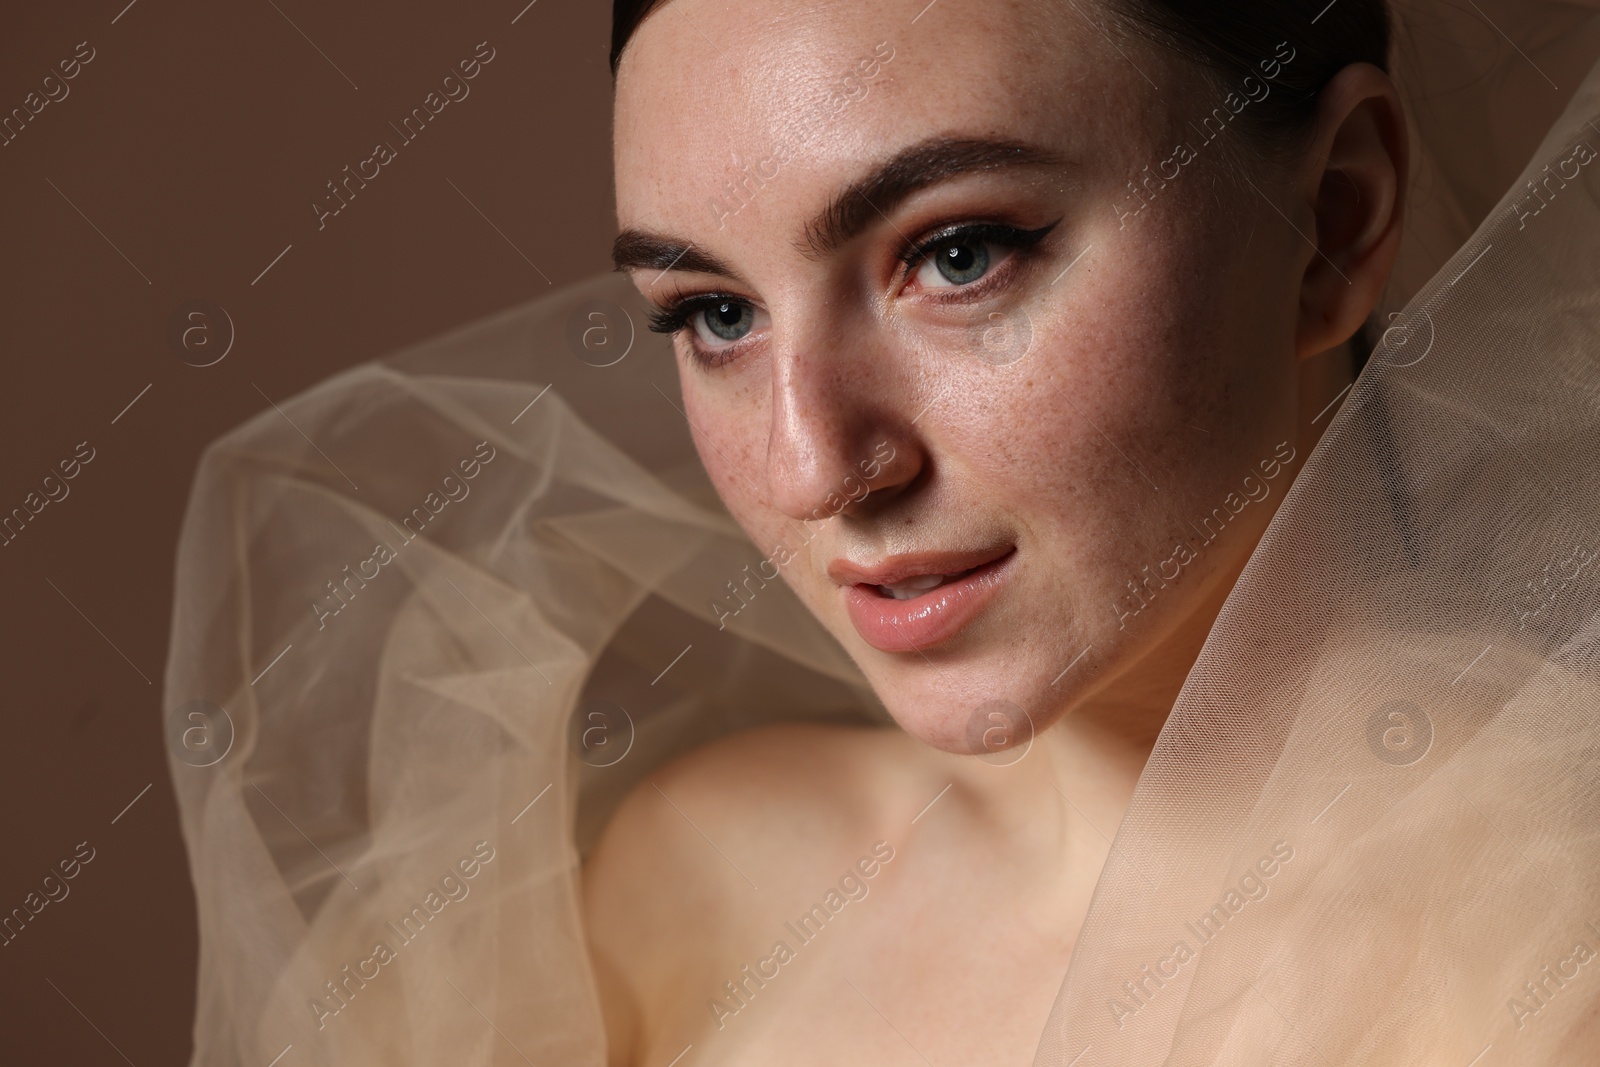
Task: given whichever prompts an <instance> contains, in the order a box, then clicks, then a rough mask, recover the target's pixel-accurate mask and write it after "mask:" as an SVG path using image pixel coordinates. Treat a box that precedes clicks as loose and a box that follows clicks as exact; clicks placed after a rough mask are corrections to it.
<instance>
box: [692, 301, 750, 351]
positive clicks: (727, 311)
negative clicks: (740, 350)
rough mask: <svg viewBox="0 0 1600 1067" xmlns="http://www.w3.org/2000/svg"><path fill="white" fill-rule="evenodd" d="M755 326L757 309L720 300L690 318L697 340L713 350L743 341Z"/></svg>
mask: <svg viewBox="0 0 1600 1067" xmlns="http://www.w3.org/2000/svg"><path fill="white" fill-rule="evenodd" d="M755 324H756V312H755V308H753V307H751V306H750V305H749V304H741V303H739V302H738V301H736V300H719V301H717V302H716V303H714V304H709V305H707V306H705V307H702V308H701V309H700V310H699V311H696V312H694V313H693V314H692V315H690V316H689V325H691V326H693V327H694V332H695V338H696V339H697V340H698V341H699V342H700V343H701V344H702V345H704V346H705V347H707V348H711V349H716V348H726V347H727V346H729V345H731V344H735V343H737V342H739V341H742V340H743V339H744V338H745V337H746V336H747V335H748V334H749V333H750V331H751V330H752V329H754V328H755Z"/></svg>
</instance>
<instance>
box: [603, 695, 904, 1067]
mask: <svg viewBox="0 0 1600 1067" xmlns="http://www.w3.org/2000/svg"><path fill="white" fill-rule="evenodd" d="M917 747H918V746H917V743H916V742H915V741H913V740H912V739H911V738H909V737H908V736H906V735H905V734H904V733H902V732H901V731H899V730H897V729H893V728H873V727H861V726H840V725H829V724H820V723H782V724H776V725H771V726H763V727H758V728H755V729H751V730H745V731H741V732H739V733H736V734H733V735H730V736H728V737H726V738H722V739H720V740H718V741H716V742H713V743H711V744H708V745H705V746H702V747H701V748H698V749H695V750H694V751H692V752H690V753H687V754H686V755H684V756H681V757H679V758H678V759H676V760H674V761H672V762H671V763H669V764H667V765H666V766H664V767H662V768H661V769H660V770H658V771H656V772H655V773H654V774H652V775H650V776H649V777H647V778H646V779H645V780H644V781H642V782H640V783H639V785H638V786H636V787H635V788H634V789H633V790H632V792H630V793H629V794H628V796H627V797H626V798H625V799H624V800H623V802H622V804H621V805H620V806H619V807H618V809H617V811H616V813H615V814H614V815H613V816H612V818H611V821H610V823H609V824H608V825H607V827H606V829H605V832H604V833H603V834H602V835H601V838H600V841H599V842H598V843H597V844H596V846H595V848H594V849H593V851H592V852H591V853H590V855H589V857H588V859H587V861H586V862H585V864H584V870H583V906H584V921H585V925H586V930H587V934H588V937H589V942H590V948H591V952H592V955H593V957H594V959H595V961H596V968H597V972H598V975H597V976H598V978H599V981H600V985H601V994H602V1001H603V1002H604V1004H605V1007H606V1013H607V1027H608V1030H609V1031H610V1033H611V1036H612V1043H613V1047H617V1046H618V1045H619V1044H620V1045H626V1046H629V1047H631V1046H633V1045H635V1044H636V1043H637V1042H638V1041H639V1040H641V1035H640V1033H639V1029H640V1021H641V1019H648V1018H650V1017H653V1016H654V1015H655V1014H656V1011H657V1010H658V1009H659V1008H660V1007H661V1005H660V1004H653V1003H651V1001H652V999H653V998H656V997H658V996H662V995H670V990H667V989H666V987H667V986H668V985H670V984H672V983H677V982H681V981H692V980H694V979H695V978H696V977H697V976H696V975H694V974H693V972H694V970H695V969H696V968H697V967H700V966H704V967H705V968H706V970H707V974H706V976H705V977H706V978H710V977H712V976H713V974H714V973H720V971H719V968H721V967H722V962H721V961H722V960H723V959H725V958H732V957H736V956H738V955H739V954H740V953H742V952H744V951H746V950H747V948H748V945H749V939H750V936H751V933H752V931H760V932H761V933H765V931H766V930H767V928H768V927H769V926H770V918H769V917H768V916H767V915H766V914H765V912H766V910H767V909H768V908H770V907H771V906H773V905H774V904H776V903H777V902H779V901H783V900H784V898H785V897H786V896H787V893H786V892H785V891H786V890H787V889H788V888H789V887H791V886H795V885H797V884H798V885H801V886H805V887H810V884H811V882H813V881H815V880H816V878H817V877H818V874H819V872H821V873H826V872H829V871H832V868H833V867H835V866H848V865H849V864H850V863H851V862H852V861H853V859H854V858H855V857H856V855H857V854H858V853H860V852H862V851H863V850H864V849H867V848H869V847H870V846H871V844H872V842H873V841H874V840H876V839H877V838H878V837H881V836H882V834H881V832H880V828H881V827H882V826H884V825H886V824H887V823H888V821H889V820H890V818H891V817H892V816H893V815H894V814H897V811H896V810H895V809H897V807H898V805H897V803H896V800H895V798H897V797H901V796H904V795H905V790H904V789H903V788H900V786H901V784H902V783H901V781H900V779H901V778H902V777H903V776H904V775H906V774H908V773H914V771H912V770H911V766H910V765H911V764H913V763H914V762H915V759H916V757H915V750H916V748H917ZM834 873H836V872H834ZM668 976H670V977H671V980H672V981H671V982H670V983H669V982H668V981H667V978H668ZM612 1062H613V1063H624V1062H631V1061H630V1060H629V1059H628V1058H627V1057H626V1056H622V1057H619V1058H614V1059H613V1061H612Z"/></svg>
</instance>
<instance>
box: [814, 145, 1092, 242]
mask: <svg viewBox="0 0 1600 1067" xmlns="http://www.w3.org/2000/svg"><path fill="white" fill-rule="evenodd" d="M1065 162H1066V161H1065V160H1063V159H1062V158H1061V157H1060V156H1058V155H1056V154H1055V153H1054V152H1051V151H1050V150H1048V149H1045V148H1041V147H1039V146H1037V145H1032V144H1028V143H1026V142H1024V141H1008V140H990V139H986V138H953V137H932V138H929V139H928V140H926V141H921V142H918V143H917V144H914V145H910V146H908V147H906V148H903V149H901V150H900V151H899V152H896V153H895V154H894V156H892V157H891V158H890V159H888V160H887V161H885V162H883V163H881V164H879V165H878V166H877V167H876V168H874V169H873V170H872V171H871V172H870V173H869V174H867V175H866V176H865V177H862V178H858V179H856V180H855V181H853V182H851V183H850V184H849V185H847V186H845V187H844V188H843V189H842V190H840V192H839V193H838V195H836V196H835V197H834V198H833V200H831V201H830V202H829V204H828V206H827V207H826V208H824V209H823V210H822V211H821V212H819V213H818V214H817V216H816V218H814V219H812V220H811V221H810V222H808V223H807V224H806V227H805V239H804V240H803V241H802V242H801V244H800V248H801V251H803V252H807V253H809V254H810V255H812V256H815V257H819V258H820V257H822V256H825V255H827V254H828V253H830V252H832V251H834V250H835V249H837V248H839V247H840V246H841V245H843V244H845V243H846V242H847V241H849V240H850V239H851V238H853V237H855V236H857V235H858V234H860V233H861V232H862V231H863V230H865V229H866V228H867V227H868V226H870V225H871V224H872V223H874V222H875V221H877V220H878V219H879V218H880V217H881V218H887V217H888V215H889V212H891V211H893V210H894V209H895V208H896V207H898V206H899V204H900V202H901V201H903V200H905V199H906V198H907V197H909V196H911V195H912V194H913V193H916V192H920V191H921V190H923V189H926V188H928V187H929V186H932V185H937V184H939V183H940V182H943V181H948V180H949V179H951V178H954V177H957V176H958V175H962V174H971V173H973V172H975V171H985V170H999V169H1001V168H1003V167H1021V166H1061V165H1063V164H1064V163H1065Z"/></svg>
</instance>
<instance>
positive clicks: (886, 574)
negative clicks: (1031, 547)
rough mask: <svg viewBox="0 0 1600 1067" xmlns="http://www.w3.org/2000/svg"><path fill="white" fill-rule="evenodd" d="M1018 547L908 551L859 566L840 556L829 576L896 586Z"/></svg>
mask: <svg viewBox="0 0 1600 1067" xmlns="http://www.w3.org/2000/svg"><path fill="white" fill-rule="evenodd" d="M1016 547H1017V546H1016V545H1013V544H1004V545H991V546H989V547H988V548H979V549H975V550H973V551H971V552H906V553H904V554H902V555H899V556H890V557H889V558H888V559H886V560H884V561H883V562H882V563H880V564H878V565H877V566H876V567H858V566H856V565H855V564H854V563H851V562H850V561H849V560H847V559H836V560H834V561H833V562H832V563H830V564H828V577H830V578H832V579H833V580H834V581H836V582H838V583H839V584H840V585H894V584H895V583H896V582H903V581H905V580H906V579H907V578H918V577H921V576H922V575H924V574H960V573H961V572H962V571H967V570H971V569H972V568H974V567H981V566H983V565H984V564H985V563H991V562H993V561H994V560H997V559H999V558H1000V557H1002V556H1005V555H1009V554H1010V553H1011V552H1013V551H1015V550H1016ZM919 599H920V598H919ZM901 603H904V604H909V603H911V602H910V601H909V600H905V601H901Z"/></svg>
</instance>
